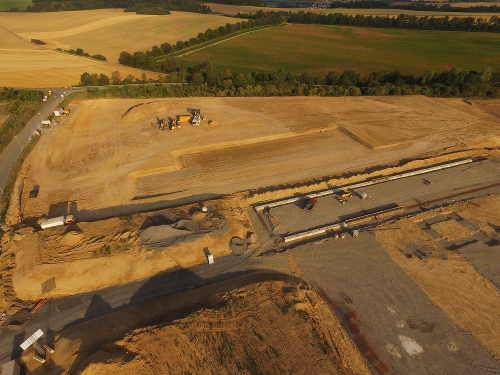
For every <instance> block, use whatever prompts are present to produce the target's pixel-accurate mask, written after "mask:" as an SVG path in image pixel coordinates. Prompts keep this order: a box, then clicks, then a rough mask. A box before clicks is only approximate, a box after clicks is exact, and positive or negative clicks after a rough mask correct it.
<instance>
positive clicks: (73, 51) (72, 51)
mask: <svg viewBox="0 0 500 375" xmlns="http://www.w3.org/2000/svg"><path fill="white" fill-rule="evenodd" d="M56 51H59V52H66V53H69V54H71V55H76V56H82V57H88V58H91V59H94V60H101V61H107V59H106V56H104V55H101V54H99V53H98V54H95V55H91V54H89V53H87V52H85V51H84V50H83V48H76V49H73V48H71V49H62V48H56Z"/></svg>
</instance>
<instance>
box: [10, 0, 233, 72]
mask: <svg viewBox="0 0 500 375" xmlns="http://www.w3.org/2000/svg"><path fill="white" fill-rule="evenodd" d="M238 21H239V20H238V19H234V18H230V17H224V16H218V15H209V14H199V13H189V12H172V13H171V14H170V15H165V16H156V15H139V14H135V13H127V12H124V11H123V10H121V9H99V10H89V11H72V12H58V13H57V14H55V13H53V12H49V13H37V14H34V15H33V14H27V13H7V14H0V24H2V25H3V26H4V27H5V28H6V29H8V30H10V31H11V32H13V33H15V34H17V36H19V37H21V38H23V39H24V40H30V39H32V38H33V39H40V40H43V41H44V42H46V43H47V45H48V47H50V48H63V49H70V48H83V49H84V50H85V51H86V52H88V53H90V54H97V53H99V54H102V55H104V56H106V57H107V58H108V61H110V62H112V63H115V62H117V61H118V57H119V55H120V52H122V51H129V52H133V51H138V50H146V49H149V48H151V47H152V46H153V45H159V44H161V43H165V42H169V43H175V42H177V41H178V40H186V39H189V38H191V37H193V36H196V35H198V33H200V32H203V31H205V30H206V29H208V28H217V27H218V26H220V25H224V24H226V23H232V22H238Z"/></svg>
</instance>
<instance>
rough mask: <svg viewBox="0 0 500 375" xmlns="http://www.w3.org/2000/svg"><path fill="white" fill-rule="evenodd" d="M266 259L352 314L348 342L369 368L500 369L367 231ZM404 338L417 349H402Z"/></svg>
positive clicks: (458, 373)
mask: <svg viewBox="0 0 500 375" xmlns="http://www.w3.org/2000/svg"><path fill="white" fill-rule="evenodd" d="M269 258H270V259H269V260H268V262H273V263H274V267H275V268H277V269H279V268H280V267H282V270H283V272H287V265H288V264H289V263H293V264H295V265H296V266H295V272H296V275H297V276H300V277H301V278H303V279H305V280H306V281H308V282H309V283H310V284H311V285H314V286H315V287H316V288H319V289H321V290H322V291H323V293H324V294H326V295H327V296H328V298H329V299H330V300H332V301H334V303H335V306H336V310H337V314H339V315H340V316H351V317H354V319H352V320H351V322H353V323H351V325H350V326H351V327H355V329H354V330H351V334H352V333H353V331H354V338H353V339H354V341H355V342H357V343H358V346H359V347H360V349H361V350H362V351H364V354H365V357H366V358H368V360H369V361H370V362H371V363H372V364H374V363H379V361H380V362H382V363H383V364H384V365H385V367H386V368H387V369H388V371H387V372H386V373H385V375H393V374H401V375H402V374H408V375H436V374H439V375H445V374H449V375H451V374H453V375H469V374H477V375H479V374H482V375H491V374H498V373H499V372H500V363H499V362H497V361H495V360H494V359H493V357H492V356H491V355H490V353H489V352H488V350H487V349H486V348H484V347H483V346H482V345H481V344H480V343H479V342H478V341H477V339H475V338H474V337H473V336H472V335H471V334H470V333H469V332H466V331H464V330H463V329H461V328H460V327H459V326H457V325H456V324H455V323H454V322H453V321H452V320H451V319H450V318H449V317H448V316H447V315H446V314H445V313H444V312H443V311H442V310H441V309H440V308H439V307H437V306H436V305H435V304H434V303H432V301H431V300H430V299H429V297H427V295H426V294H425V293H424V291H423V290H421V289H420V288H419V287H418V286H417V285H416V284H415V283H414V281H413V280H412V279H411V278H410V277H409V276H408V275H407V274H406V273H405V272H404V271H403V270H402V269H401V268H400V267H399V266H398V265H397V264H396V263H394V262H393V261H392V259H391V258H390V256H389V255H388V254H387V252H386V251H385V250H384V249H383V248H382V246H381V245H380V244H379V243H378V242H377V241H376V239H375V237H374V236H373V235H372V234H369V233H362V234H361V235H360V236H359V237H358V238H351V237H349V238H346V239H345V240H342V241H338V240H334V239H332V238H330V239H327V240H323V241H315V242H310V243H308V244H305V245H302V246H299V247H296V248H294V249H293V250H291V251H289V252H288V254H287V253H281V254H278V255H275V256H272V257H269ZM499 267H500V265H498V264H497V268H499ZM356 331H357V332H356ZM405 338H408V339H410V340H412V341H413V342H416V343H417V344H418V345H419V346H420V347H421V348H422V352H421V353H418V354H410V353H409V352H407V351H406V350H405V349H404V346H403V345H402V340H404V339H405ZM373 353H374V354H373ZM374 357H376V359H375V358H374ZM374 374H377V372H374Z"/></svg>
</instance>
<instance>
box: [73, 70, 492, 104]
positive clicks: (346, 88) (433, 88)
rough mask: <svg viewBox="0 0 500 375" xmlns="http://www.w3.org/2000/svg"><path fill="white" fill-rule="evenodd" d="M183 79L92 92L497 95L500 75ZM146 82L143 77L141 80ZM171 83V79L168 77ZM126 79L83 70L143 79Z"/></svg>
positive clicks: (187, 73) (216, 74)
mask: <svg viewBox="0 0 500 375" xmlns="http://www.w3.org/2000/svg"><path fill="white" fill-rule="evenodd" d="M173 77H175V78H176V79H178V80H179V82H188V83H190V84H187V85H186V84H180V85H165V84H148V85H129V86H127V85H125V86H116V87H107V88H102V89H99V88H97V89H95V90H93V91H91V92H92V93H93V94H92V95H94V96H123V97H129V96H132V97H153V96H198V95H201V96H284V95H306V96H307V95H316V96H358V95H417V94H421V95H427V96H440V97H472V96H481V97H499V96H500V86H499V83H500V75H499V74H493V73H492V72H490V71H482V72H476V71H461V70H458V69H451V70H449V71H444V72H428V73H425V74H423V75H405V74H401V73H399V72H388V73H383V72H378V73H370V74H367V75H361V74H359V73H357V72H354V71H350V70H347V71H344V72H334V71H332V72H329V73H328V74H325V75H312V74H306V73H302V74H292V73H290V72H285V71H277V72H267V73H266V72H250V73H233V72H231V71H230V70H229V69H225V70H220V69H217V68H216V67H214V66H213V65H211V64H209V63H203V64H199V65H196V66H189V67H186V68H183V69H180V70H179V71H178V72H176V74H173V75H172V76H171V77H169V78H170V79H171V78H173ZM143 81H144V79H143ZM167 81H168V80H167ZM139 82H140V81H138V80H133V79H132V78H131V77H127V78H126V80H125V81H121V80H120V79H119V77H118V78H117V76H116V75H115V77H112V78H109V77H107V76H105V75H103V74H101V75H97V74H89V73H84V74H83V75H82V78H81V84H82V85H87V86H92V85H107V84H109V83H114V84H119V83H122V84H123V83H124V84H129V83H139Z"/></svg>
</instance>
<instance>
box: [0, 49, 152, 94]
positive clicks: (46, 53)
mask: <svg viewBox="0 0 500 375" xmlns="http://www.w3.org/2000/svg"><path fill="white" fill-rule="evenodd" d="M115 71H118V72H120V74H121V76H122V77H126V76H128V75H132V76H133V77H135V78H141V77H142V74H143V73H145V74H146V76H148V77H151V78H155V77H158V74H156V73H150V72H144V71H143V70H139V69H134V68H129V67H126V66H123V65H118V64H108V63H104V62H99V61H95V60H92V59H87V58H82V57H78V56H72V55H68V54H65V53H59V52H56V51H51V50H48V49H41V48H33V49H18V50H15V49H0V86H7V87H18V88H24V87H30V88H44V87H62V86H71V85H77V84H78V83H79V82H80V76H81V74H82V73H84V72H90V73H99V74H100V73H103V74H106V75H108V76H110V75H111V74H112V73H113V72H115Z"/></svg>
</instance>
